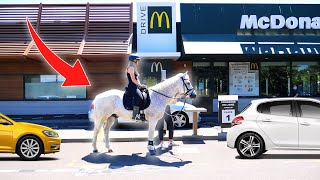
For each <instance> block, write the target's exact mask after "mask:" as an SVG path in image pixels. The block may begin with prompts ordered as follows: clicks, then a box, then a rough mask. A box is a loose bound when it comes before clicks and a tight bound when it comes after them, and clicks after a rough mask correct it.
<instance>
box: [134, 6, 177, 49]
mask: <svg viewBox="0 0 320 180" xmlns="http://www.w3.org/2000/svg"><path fill="white" fill-rule="evenodd" d="M176 42H177V37H176V3H169V2H166V3H160V2H152V3H150V2H137V52H138V53H139V52H176V51H177V48H176V47H177V44H176Z"/></svg>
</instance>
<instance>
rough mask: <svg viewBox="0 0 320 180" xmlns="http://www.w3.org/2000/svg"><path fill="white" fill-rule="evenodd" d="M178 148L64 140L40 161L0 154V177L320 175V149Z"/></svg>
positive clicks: (214, 144) (208, 144) (213, 144)
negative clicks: (250, 152) (243, 153)
mask: <svg viewBox="0 0 320 180" xmlns="http://www.w3.org/2000/svg"><path fill="white" fill-rule="evenodd" d="M177 143H178V144H180V146H178V147H173V148H172V149H167V150H166V151H161V150H160V149H158V150H157V155H155V156H150V155H148V154H147V151H146V142H121V143H120V142H118V143H112V145H113V150H114V152H113V153H105V150H106V149H105V148H103V144H102V143H101V142H100V145H99V147H100V153H97V154H93V153H91V150H92V149H91V144H90V143H66V144H62V151H61V152H60V153H56V154H50V155H45V156H42V157H41V159H40V160H39V161H35V162H26V161H21V160H20V159H19V157H18V156H17V155H12V154H0V179H1V180H2V179H3V180H12V179H15V180H16V179H23V180H43V179H46V180H51V179H62V178H63V179H68V180H73V179H77V180H78V179H88V178H90V179H105V180H106V179H112V180H114V179H163V180H164V179H169V178H170V179H181V180H184V179H196V178H198V179H199V178H201V179H210V180H216V179H223V180H226V179H233V180H242V179H245V180H250V179H253V180H256V179H259V180H264V179H266V180H267V179H268V180H269V179H270V180H271V179H272V180H280V179H281V180H282V179H290V180H295V179H303V180H309V179H310V180H315V179H320V171H319V170H320V152H317V151H270V152H267V153H266V154H265V155H263V156H262V157H261V158H260V159H256V160H244V159H240V158H239V157H238V155H237V152H236V150H231V149H229V148H227V147H226V142H219V141H204V142H203V141H190V142H180V141H179V142H177Z"/></svg>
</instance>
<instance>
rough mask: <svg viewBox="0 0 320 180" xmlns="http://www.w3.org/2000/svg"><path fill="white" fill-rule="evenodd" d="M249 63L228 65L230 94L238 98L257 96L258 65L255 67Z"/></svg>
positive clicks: (255, 64) (231, 63)
mask: <svg viewBox="0 0 320 180" xmlns="http://www.w3.org/2000/svg"><path fill="white" fill-rule="evenodd" d="M250 65H251V66H252V64H250V62H230V64H229V73H230V76H229V78H230V79H229V87H230V88H229V89H230V93H229V94H233V95H239V96H259V70H258V64H257V63H254V64H253V65H254V66H255V67H256V68H254V69H252V68H250V67H249V66H250Z"/></svg>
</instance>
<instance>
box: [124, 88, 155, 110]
mask: <svg viewBox="0 0 320 180" xmlns="http://www.w3.org/2000/svg"><path fill="white" fill-rule="evenodd" d="M139 90H140V92H141V94H142V97H143V100H142V103H141V104H140V105H139V109H140V110H145V109H147V108H148V107H149V105H150V102H151V99H150V96H149V91H148V89H139ZM134 100H135V99H134V98H133V96H132V95H131V94H130V93H129V91H128V88H127V87H126V89H125V92H124V95H123V106H124V108H125V109H126V110H133V104H134Z"/></svg>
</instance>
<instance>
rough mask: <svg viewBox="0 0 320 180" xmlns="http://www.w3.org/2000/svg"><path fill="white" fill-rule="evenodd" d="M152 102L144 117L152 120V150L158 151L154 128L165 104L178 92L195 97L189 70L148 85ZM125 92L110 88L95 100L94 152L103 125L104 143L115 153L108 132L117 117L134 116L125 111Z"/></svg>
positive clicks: (126, 117) (92, 116) (92, 114)
mask: <svg viewBox="0 0 320 180" xmlns="http://www.w3.org/2000/svg"><path fill="white" fill-rule="evenodd" d="M149 93H150V99H151V103H150V106H149V107H148V108H147V109H145V110H144V113H145V118H146V120H147V121H148V122H149V137H148V139H149V143H148V150H149V151H150V153H152V151H154V150H155V148H154V146H153V138H154V131H155V127H156V125H157V122H158V121H159V120H160V119H161V118H162V117H163V114H164V112H165V107H166V105H168V104H169V102H170V98H171V97H173V96H176V95H178V96H179V95H180V96H184V97H186V98H195V97H196V93H195V90H194V89H193V87H192V85H191V82H190V80H189V76H188V74H187V72H186V73H179V74H177V75H175V76H173V77H171V78H169V79H167V80H165V81H163V82H161V83H159V84H157V85H155V86H153V87H150V88H149ZM123 94H124V91H120V90H115V89H112V90H109V91H106V92H103V93H101V94H98V95H97V96H96V97H95V99H94V100H93V102H92V105H91V111H93V112H91V113H90V118H92V119H93V120H94V135H93V141H92V147H93V152H98V149H97V135H98V132H99V130H100V129H101V127H102V126H103V127H104V135H105V138H104V139H105V145H106V148H107V149H108V152H112V149H111V147H110V140H109V132H110V128H111V126H112V125H113V123H114V121H115V120H116V118H118V117H121V118H123V119H132V118H131V117H132V111H129V110H126V109H125V108H124V106H123Z"/></svg>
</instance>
